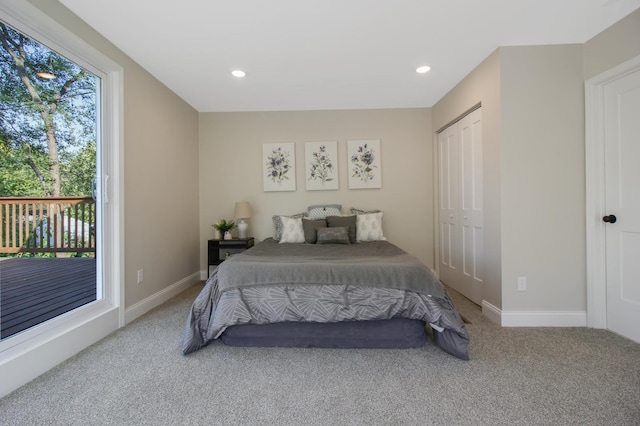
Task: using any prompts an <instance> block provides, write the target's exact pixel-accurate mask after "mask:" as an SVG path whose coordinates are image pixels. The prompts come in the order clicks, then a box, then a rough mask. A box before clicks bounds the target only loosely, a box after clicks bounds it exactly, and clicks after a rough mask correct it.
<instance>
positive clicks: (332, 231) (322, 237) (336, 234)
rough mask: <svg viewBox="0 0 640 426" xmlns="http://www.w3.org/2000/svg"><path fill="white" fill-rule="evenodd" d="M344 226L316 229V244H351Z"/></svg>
mask: <svg viewBox="0 0 640 426" xmlns="http://www.w3.org/2000/svg"><path fill="white" fill-rule="evenodd" d="M347 229H348V228H347V227H346V226H335V227H333V228H318V230H317V234H318V244H351V242H350V241H349V234H348V231H347Z"/></svg>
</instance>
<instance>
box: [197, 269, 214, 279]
mask: <svg viewBox="0 0 640 426" xmlns="http://www.w3.org/2000/svg"><path fill="white" fill-rule="evenodd" d="M214 270H215V268H211V273H213V271H214ZM208 278H209V277H208V276H207V271H206V270H205V271H200V281H206V280H207V279H208Z"/></svg>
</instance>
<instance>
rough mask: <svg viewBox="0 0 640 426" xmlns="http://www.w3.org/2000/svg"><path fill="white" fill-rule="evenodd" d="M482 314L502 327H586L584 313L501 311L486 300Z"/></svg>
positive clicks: (585, 314)
mask: <svg viewBox="0 0 640 426" xmlns="http://www.w3.org/2000/svg"><path fill="white" fill-rule="evenodd" d="M482 313H483V314H484V315H485V316H486V317H487V318H489V319H490V320H491V321H493V322H495V323H497V324H500V325H501V326H502V327H586V326H587V313H586V312H584V311H503V310H501V309H500V308H497V307H495V306H493V305H492V304H491V303H489V302H487V301H486V300H483V301H482Z"/></svg>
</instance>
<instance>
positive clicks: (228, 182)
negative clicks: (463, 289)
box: [200, 108, 434, 270]
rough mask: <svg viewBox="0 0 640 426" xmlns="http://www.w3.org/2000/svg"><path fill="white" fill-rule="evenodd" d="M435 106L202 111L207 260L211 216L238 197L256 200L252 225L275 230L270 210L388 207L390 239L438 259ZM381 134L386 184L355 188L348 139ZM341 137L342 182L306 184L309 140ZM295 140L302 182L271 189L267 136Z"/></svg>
mask: <svg viewBox="0 0 640 426" xmlns="http://www.w3.org/2000/svg"><path fill="white" fill-rule="evenodd" d="M430 123H431V111H430V110H429V109H426V108H424V109H391V110H347V111H297V112H240V113H201V114H200V237H201V244H200V245H201V247H202V250H203V251H202V253H201V256H200V261H201V268H202V270H206V250H205V247H206V240H207V239H209V238H212V237H213V228H212V227H211V224H213V223H214V222H216V221H217V220H219V219H221V218H226V219H231V218H232V217H233V208H234V203H235V202H236V201H249V202H250V203H251V205H252V207H253V210H254V216H253V217H252V218H251V219H250V221H249V233H250V235H252V236H255V237H256V240H261V239H264V238H266V237H269V236H272V234H273V225H272V221H271V216H272V215H274V214H291V213H297V212H300V211H304V210H306V209H307V207H308V206H309V205H313V204H321V203H339V204H342V206H343V213H348V212H349V209H350V208H351V207H357V208H362V209H380V210H382V211H384V217H383V229H384V232H385V235H386V236H387V237H388V239H389V240H390V241H392V242H393V243H395V244H397V245H398V246H400V247H401V248H403V249H405V250H406V251H408V252H409V253H411V254H413V255H415V256H417V257H418V258H419V259H420V260H421V261H423V262H424V263H425V264H427V265H428V266H429V267H431V268H433V267H434V231H433V167H432V165H433V159H432V145H431V134H432V131H431V125H430ZM350 139H379V140H380V141H381V154H382V157H381V160H382V189H359V190H350V189H348V181H347V166H348V162H347V140H350ZM314 141H337V142H338V170H339V190H335V191H307V190H306V189H305V180H304V173H305V170H304V142H314ZM266 142H294V143H295V149H296V167H297V176H296V184H297V190H296V191H293V192H264V191H263V181H262V144H263V143H266Z"/></svg>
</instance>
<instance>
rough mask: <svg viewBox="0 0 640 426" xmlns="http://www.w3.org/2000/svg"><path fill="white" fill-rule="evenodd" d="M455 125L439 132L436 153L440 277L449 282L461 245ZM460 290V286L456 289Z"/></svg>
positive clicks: (456, 272)
mask: <svg viewBox="0 0 640 426" xmlns="http://www.w3.org/2000/svg"><path fill="white" fill-rule="evenodd" d="M456 130H457V126H456V125H455V124H454V125H453V126H451V127H448V128H446V129H445V130H443V131H442V132H440V134H439V135H438V154H439V170H440V179H439V184H440V187H439V193H440V197H439V228H440V229H439V237H440V268H439V269H440V271H439V272H440V280H442V281H443V282H445V283H447V284H448V285H451V286H452V287H454V288H455V289H456V290H458V288H457V287H455V284H450V283H454V282H456V280H457V278H456V277H457V276H458V275H459V274H458V269H459V268H460V247H459V243H458V240H459V239H460V236H459V229H458V210H459V206H458V200H459V198H460V196H459V194H458V187H459V183H458V180H459V179H458V176H459V170H458V168H459V167H458V166H459V163H460V156H459V149H458V145H459V143H458V134H457V131H456ZM458 291H460V290H458Z"/></svg>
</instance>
